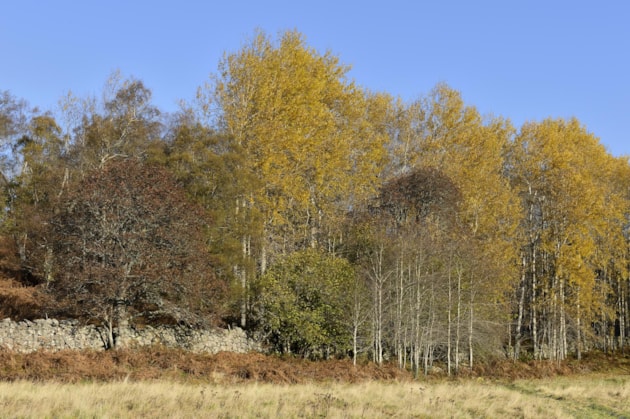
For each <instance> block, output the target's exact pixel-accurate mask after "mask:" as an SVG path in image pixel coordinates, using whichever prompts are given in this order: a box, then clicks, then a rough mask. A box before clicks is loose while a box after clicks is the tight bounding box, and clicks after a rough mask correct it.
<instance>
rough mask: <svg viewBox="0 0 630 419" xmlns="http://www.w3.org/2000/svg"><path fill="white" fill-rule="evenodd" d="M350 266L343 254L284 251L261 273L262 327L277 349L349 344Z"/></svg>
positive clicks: (303, 349) (301, 350)
mask: <svg viewBox="0 0 630 419" xmlns="http://www.w3.org/2000/svg"><path fill="white" fill-rule="evenodd" d="M354 282H355V281H354V269H353V268H352V266H351V265H350V263H348V261H346V260H345V259H341V258H337V257H334V256H331V255H329V254H325V253H321V252H318V251H317V250H313V249H309V250H304V251H299V252H295V253H292V254H291V255H288V256H286V257H284V258H282V259H281V260H279V261H278V263H277V264H275V265H274V266H272V267H271V268H270V269H269V271H268V272H267V273H266V274H265V275H263V276H262V277H261V279H260V280H259V282H258V284H257V287H258V292H259V296H258V301H257V303H256V305H255V307H256V309H257V311H258V313H259V322H260V325H261V328H262V330H264V331H265V332H266V334H267V336H268V340H269V342H270V343H271V344H272V345H274V346H275V347H276V349H277V350H279V351H281V352H294V353H300V354H303V355H306V354H308V353H311V352H312V351H316V350H323V349H325V348H334V349H336V350H341V349H343V348H346V347H348V346H349V345H350V325H349V322H350V319H349V315H350V313H349V309H350V304H351V302H350V298H351V297H352V296H351V294H350V292H349V291H350V290H351V288H352V286H353V284H354Z"/></svg>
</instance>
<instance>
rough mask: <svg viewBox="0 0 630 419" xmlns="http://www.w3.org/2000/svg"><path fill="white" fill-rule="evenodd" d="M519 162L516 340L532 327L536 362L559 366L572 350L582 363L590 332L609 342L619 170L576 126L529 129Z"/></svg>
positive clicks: (619, 221)
mask: <svg viewBox="0 0 630 419" xmlns="http://www.w3.org/2000/svg"><path fill="white" fill-rule="evenodd" d="M513 158H514V160H513V163H512V164H511V167H512V168H513V176H512V178H513V181H514V183H515V187H516V188H517V190H518V191H519V193H520V195H521V197H522V205H523V210H524V215H525V216H524V217H523V219H522V223H521V229H520V234H521V242H522V244H523V247H522V249H521V254H522V268H521V269H522V274H521V285H520V291H519V292H520V296H519V315H518V322H519V323H518V324H517V336H518V337H520V335H521V330H522V329H524V328H525V326H526V325H527V326H528V327H527V328H528V329H529V330H530V337H531V341H532V346H533V348H532V349H533V353H534V356H535V357H537V358H541V357H550V358H552V359H560V360H561V359H564V358H565V357H566V356H567V354H568V351H569V348H570V347H574V348H575V350H576V353H577V355H578V357H579V356H580V354H581V347H582V345H583V342H584V338H585V335H584V332H585V328H584V325H586V324H591V323H593V324H595V326H596V329H597V328H599V329H600V332H599V333H600V334H602V335H607V334H608V332H607V329H608V326H609V325H610V320H609V319H610V318H611V317H613V313H614V311H615V310H614V308H612V310H611V308H610V307H607V304H606V300H607V295H609V294H610V293H612V292H613V290H612V288H613V287H611V285H612V283H613V281H612V280H611V279H612V276H611V273H612V271H613V270H612V269H611V266H614V265H617V271H618V272H619V270H618V269H619V265H618V264H616V263H614V264H613V265H611V264H610V263H611V261H614V255H615V254H617V255H619V254H623V253H624V251H623V250H621V249H620V247H622V246H625V239H624V238H623V226H624V225H625V223H626V222H627V221H626V219H625V215H626V214H625V213H624V204H623V201H621V200H619V199H618V198H616V197H615V196H618V191H615V189H614V188H615V187H617V186H618V185H619V184H618V182H616V181H615V177H616V173H615V172H614V169H615V168H620V167H619V166H618V165H617V164H615V161H614V160H613V159H612V158H611V157H610V156H609V155H608V154H607V153H606V150H605V149H604V147H603V146H602V145H601V144H600V143H599V140H598V139H597V138H596V137H595V136H593V135H592V134H591V133H589V132H588V131H587V130H586V129H585V128H584V127H583V126H582V125H580V123H579V122H578V121H577V120H576V119H571V120H568V121H565V120H562V119H557V120H554V119H546V120H544V121H542V122H540V123H528V124H525V125H524V126H523V127H522V128H521V131H520V133H519V135H518V136H517V138H516V142H515V150H514V153H513ZM597 320H599V322H597ZM571 330H574V333H571V332H570V331H571Z"/></svg>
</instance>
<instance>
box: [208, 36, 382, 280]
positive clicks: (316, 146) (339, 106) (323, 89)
mask: <svg viewBox="0 0 630 419" xmlns="http://www.w3.org/2000/svg"><path fill="white" fill-rule="evenodd" d="M347 72H348V67H346V66H344V65H341V64H340V63H339V59H338V58H337V57H335V56H334V55H332V54H331V53H329V52H327V53H325V54H320V53H318V52H317V51H315V50H314V49H312V48H309V47H308V46H307V45H306V44H305V41H304V38H303V37H302V35H300V34H299V33H297V32H286V33H284V34H282V35H281V36H280V39H279V40H278V42H273V41H272V40H271V39H270V38H268V37H267V36H266V35H265V34H263V33H258V34H257V35H256V36H255V37H254V38H253V40H251V41H250V42H249V43H248V44H246V45H245V46H244V47H243V48H242V49H241V50H240V51H238V52H237V53H234V54H228V55H226V56H225V57H224V59H223V60H222V61H221V63H220V65H219V74H218V75H217V76H216V77H215V79H214V81H213V83H211V84H210V86H209V87H208V88H209V89H211V90H212V92H213V95H211V94H203V93H202V94H201V96H202V97H210V96H213V97H214V100H215V102H214V104H215V105H216V107H217V109H218V111H219V113H220V118H219V120H220V123H221V124H222V127H223V128H224V129H225V130H226V131H227V133H228V134H229V135H230V136H231V138H233V141H234V142H235V143H236V144H238V145H239V146H240V147H241V150H242V152H243V153H244V155H245V156H246V158H245V160H246V164H247V168H248V169H249V170H250V171H251V172H252V173H253V174H254V175H255V176H256V177H257V178H259V179H260V180H261V183H260V184H261V187H260V188H256V189H255V190H252V191H251V195H250V199H251V201H252V202H253V204H254V205H256V206H257V208H258V209H259V210H260V212H261V213H262V214H263V223H264V231H265V233H264V234H265V238H264V241H263V245H262V247H261V249H260V269H261V271H264V270H265V269H266V266H267V259H268V254H269V253H270V252H271V253H279V252H287V251H291V250H294V249H296V248H300V247H318V246H320V244H321V243H320V241H321V239H322V235H323V234H324V232H325V225H326V224H327V223H330V222H331V221H332V220H334V218H335V214H336V213H337V212H338V211H345V210H347V209H348V208H349V207H350V206H351V205H352V202H351V200H361V199H362V198H363V197H364V196H365V195H369V194H371V193H373V192H374V191H375V190H376V188H377V186H378V181H379V180H378V174H379V170H380V167H382V166H383V164H381V162H382V161H383V160H384V158H385V151H384V147H383V144H384V142H385V139H386V137H385V135H383V134H382V133H381V132H380V131H379V129H378V127H375V126H373V125H372V124H371V123H370V119H369V116H370V107H372V108H378V107H379V106H380V105H379V102H381V101H382V100H383V99H382V98H381V97H379V96H377V95H368V94H367V93H366V92H364V91H363V90H361V89H360V88H358V87H357V86H356V85H355V84H354V83H353V82H351V81H349V80H348V79H347ZM206 104H207V105H208V107H210V105H211V104H208V103H206ZM349 197H350V198H349Z"/></svg>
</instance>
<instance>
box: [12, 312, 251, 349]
mask: <svg viewBox="0 0 630 419" xmlns="http://www.w3.org/2000/svg"><path fill="white" fill-rule="evenodd" d="M114 334H115V335H116V336H117V338H116V339H117V340H116V342H117V344H118V345H119V346H121V347H131V348H133V347H140V346H148V345H163V346H167V347H171V348H183V349H187V350H189V351H192V352H197V353H217V352H221V351H228V352H237V353H244V352H250V351H261V350H262V348H261V345H260V344H258V343H257V342H255V341H253V340H252V339H249V338H248V337H247V335H246V334H245V332H244V331H243V330H242V329H239V328H233V329H214V330H197V329H191V328H189V327H184V326H158V327H151V326H145V327H143V328H128V329H125V330H121V331H119V330H117V329H114ZM105 341H106V332H105V330H104V329H103V328H101V327H97V326H93V325H87V326H81V325H79V324H78V322H76V321H71V320H61V321H59V320H54V319H39V320H33V321H29V320H23V321H20V322H14V321H12V320H11V319H4V320H2V321H0V349H3V348H4V349H9V350H13V351H16V352H24V353H27V352H35V351H39V350H47V351H60V350H64V349H79V350H80V349H94V350H104V349H105Z"/></svg>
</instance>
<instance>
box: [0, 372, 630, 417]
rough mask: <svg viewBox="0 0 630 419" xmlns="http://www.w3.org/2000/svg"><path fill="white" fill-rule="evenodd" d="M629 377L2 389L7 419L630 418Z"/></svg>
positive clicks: (0, 402)
mask: <svg viewBox="0 0 630 419" xmlns="http://www.w3.org/2000/svg"><path fill="white" fill-rule="evenodd" d="M629 399H630V376H617V377H614V376H581V377H575V376H574V377H571V378H562V377H560V378H556V379H544V380H520V381H514V382H510V383H498V382H487V381H483V380H464V381H459V382H453V381H451V382H439V383H430V382H429V383H422V382H405V383H383V382H365V383H359V384H338V383H328V384H321V383H320V384H296V385H275V384H256V383H254V384H239V385H227V386H226V385H217V384H207V383H204V384H184V383H175V382H167V381H149V382H125V381H120V382H110V383H78V384H57V383H51V382H49V383H33V382H27V381H19V382H13V383H7V382H4V383H0V416H1V417H27V418H29V417H33V418H35V417H36V418H45V417H51V418H52V417H54V418H66V417H67V418H81V417H99V418H118V417H134V418H136V417H140V418H158V417H160V418H162V417H170V418H190V417H217V418H241V417H244V418H247V417H260V418H276V417H283V418H284V417H304V418H322V417H332V418H338V417H340V418H355V417H357V418H358V417H366V418H377V417H399V418H408V417H410V418H411V417H413V418H440V417H444V418H446V417H462V418H466V417H470V418H478V417H492V418H501V417H505V418H514V417H527V418H550V417H553V418H564V417H566V418H569V417H588V418H593V417H610V416H614V417H630V404H629V403H628V402H627V401H628V400H629Z"/></svg>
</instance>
